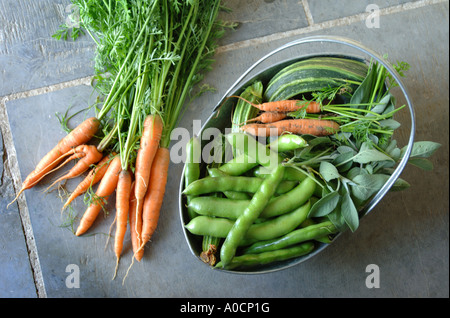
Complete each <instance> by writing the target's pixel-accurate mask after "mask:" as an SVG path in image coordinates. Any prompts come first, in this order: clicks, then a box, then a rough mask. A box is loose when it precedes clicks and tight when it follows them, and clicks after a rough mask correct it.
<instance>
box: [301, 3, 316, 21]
mask: <svg viewBox="0 0 450 318" xmlns="http://www.w3.org/2000/svg"><path fill="white" fill-rule="evenodd" d="M302 5H303V10H305V15H306V20H307V21H308V25H309V26H312V25H314V18H313V15H312V13H311V10H310V9H309V3H308V0H302Z"/></svg>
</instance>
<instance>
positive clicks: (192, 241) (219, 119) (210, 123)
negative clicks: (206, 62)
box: [179, 36, 415, 274]
mask: <svg viewBox="0 0 450 318" xmlns="http://www.w3.org/2000/svg"><path fill="white" fill-rule="evenodd" d="M311 43H314V44H317V45H319V46H320V45H323V44H333V45H337V46H338V48H340V49H342V48H344V49H345V51H346V53H344V54H340V53H329V54H328V53H322V52H320V53H312V54H302V55H299V56H296V57H293V58H289V59H286V60H284V61H282V62H279V63H276V64H273V65H270V66H268V67H266V68H265V69H263V70H261V71H259V72H257V73H256V74H255V75H253V76H249V74H251V73H252V72H254V70H255V69H256V67H257V66H259V65H260V64H262V63H263V62H264V61H266V60H267V59H269V58H270V57H273V56H275V55H276V54H279V53H280V52H282V51H284V50H287V49H289V48H292V47H294V46H299V45H303V44H311ZM349 48H350V49H354V50H356V52H357V53H358V54H357V55H350V54H349V53H347V51H348V49H349ZM323 52H327V51H323ZM338 52H339V50H338ZM336 55H340V56H345V57H347V58H352V59H358V60H362V61H366V62H367V63H368V62H369V61H370V60H371V59H373V60H375V61H377V62H378V63H380V64H381V65H383V66H384V67H385V68H386V69H387V70H388V71H389V72H390V74H391V76H392V77H393V78H394V79H395V80H396V82H397V83H398V85H399V88H400V90H401V93H402V94H403V96H404V98H405V102H406V104H407V106H408V107H407V109H408V111H409V116H410V118H409V119H410V123H409V124H410V128H409V139H408V143H407V147H406V151H405V154H404V157H403V158H402V160H401V161H400V162H399V164H398V165H397V167H396V169H395V171H394V172H393V173H392V175H391V177H390V178H389V179H388V180H387V182H386V183H385V184H384V186H383V187H382V188H381V189H380V190H379V191H378V192H377V193H376V194H375V195H374V196H373V198H372V199H371V200H370V202H368V204H367V205H366V206H365V208H364V209H363V210H362V211H361V217H363V216H364V215H366V214H367V213H369V212H370V211H371V210H372V209H373V208H374V207H375V206H376V205H377V204H378V202H380V200H381V199H382V198H383V197H384V196H385V195H386V193H387V192H388V191H389V190H390V188H391V187H392V185H393V184H394V182H395V181H396V180H397V178H398V177H399V176H400V174H401V173H402V171H403V169H404V168H405V166H406V164H407V161H408V159H409V156H410V154H411V150H412V147H413V143H414V132H415V116H414V109H413V105H412V102H411V100H410V98H409V95H408V93H407V90H406V88H405V86H404V84H403V83H402V81H401V78H400V76H399V74H398V73H397V72H396V71H395V69H394V67H393V66H392V65H390V64H389V63H388V62H386V60H385V59H383V58H382V57H381V56H380V55H379V54H378V53H376V52H374V51H373V50H371V49H369V48H367V47H365V46H364V45H362V44H361V43H359V42H357V41H354V40H351V39H348V38H343V37H337V36H311V37H305V38H302V39H298V40H295V41H292V42H289V43H286V44H285V45H283V46H281V47H279V48H277V49H275V50H273V51H272V52H270V53H268V54H267V55H265V56H263V57H262V58H261V59H259V60H258V61H257V62H255V63H254V64H253V65H252V66H251V67H250V68H249V69H247V70H246V71H245V72H244V73H243V74H242V75H241V76H240V77H239V78H238V79H237V80H236V82H235V83H234V84H233V85H232V86H231V87H230V88H229V89H228V91H227V92H226V93H225V94H224V96H223V97H222V99H221V100H220V101H219V102H218V104H217V106H216V107H215V109H214V111H213V113H212V114H211V116H210V117H209V118H208V120H207V121H206V122H205V124H204V125H203V127H202V129H201V131H200V135H201V134H202V133H203V131H205V130H206V129H207V128H218V129H219V130H220V131H222V132H224V131H225V128H229V127H231V122H230V118H231V112H232V107H233V105H234V102H233V101H232V100H230V99H228V100H226V99H227V97H228V96H231V95H240V94H241V93H242V91H243V90H244V89H245V88H246V87H247V86H248V85H249V84H250V83H251V82H253V81H254V80H260V81H262V82H263V83H267V82H268V81H269V79H270V78H271V77H272V76H273V75H275V74H276V73H277V72H278V71H279V70H281V69H282V68H284V67H285V66H287V65H289V64H292V63H295V62H297V61H299V60H302V59H305V58H309V57H312V56H336ZM219 107H220V112H219ZM206 142H209V141H202V147H203V146H205V144H204V143H206ZM184 170H185V169H183V173H182V176H181V181H180V189H179V212H180V220H181V226H182V228H183V232H184V235H185V238H186V242H187V245H188V247H189V249H190V251H191V252H192V254H193V255H194V257H195V258H197V259H198V260H199V262H200V263H201V264H203V265H202V266H205V269H208V267H210V266H209V265H208V264H205V263H204V262H203V261H202V260H201V259H200V257H199V255H200V253H201V251H202V246H201V237H198V236H195V235H192V234H191V233H189V231H187V230H186V228H185V225H186V224H187V223H188V216H187V209H186V202H185V197H184V196H183V195H182V194H181V193H182V191H183V189H184ZM338 236H339V234H338V235H337V236H336V237H335V239H334V240H333V241H335V240H336V239H337V238H338ZM331 244H332V243H331ZM328 246H330V244H325V243H318V244H317V245H316V247H315V249H314V250H313V251H312V252H311V253H309V254H307V255H304V256H301V257H297V258H294V259H290V260H286V261H282V262H277V263H273V264H267V265H262V266H259V267H254V268H251V269H247V270H226V269H216V270H220V271H222V272H229V273H235V274H262V273H269V272H274V271H279V270H282V269H286V268H289V267H292V266H295V265H297V264H300V263H302V262H304V261H306V260H307V259H310V258H311V257H314V256H315V255H317V254H318V253H320V252H321V251H322V250H324V249H325V248H326V247H328Z"/></svg>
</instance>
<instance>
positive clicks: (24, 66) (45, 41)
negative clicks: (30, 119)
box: [0, 0, 95, 96]
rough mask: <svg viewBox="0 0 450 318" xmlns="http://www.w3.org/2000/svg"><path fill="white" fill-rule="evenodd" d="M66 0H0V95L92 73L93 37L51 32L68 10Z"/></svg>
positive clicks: (61, 21) (62, 19)
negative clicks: (65, 36)
mask: <svg viewBox="0 0 450 318" xmlns="http://www.w3.org/2000/svg"><path fill="white" fill-rule="evenodd" d="M69 4H70V1H67V0H39V1H27V0H2V1H0V26H1V27H0V96H4V95H8V94H11V93H17V92H22V91H25V90H30V89H34V88H39V87H44V86H48V85H51V84H57V83H60V82H65V81H69V80H73V79H77V78H80V77H85V76H89V75H92V74H93V69H92V66H93V63H92V61H91V58H92V56H93V52H94V49H95V47H94V45H93V41H91V40H90V38H89V37H88V36H87V35H83V36H81V37H80V38H79V39H78V40H77V41H76V42H73V41H58V40H56V39H54V38H52V35H53V34H54V33H55V32H56V31H57V30H58V27H59V25H61V24H64V23H65V21H66V19H67V17H68V15H69V14H70V12H71V10H70V6H69Z"/></svg>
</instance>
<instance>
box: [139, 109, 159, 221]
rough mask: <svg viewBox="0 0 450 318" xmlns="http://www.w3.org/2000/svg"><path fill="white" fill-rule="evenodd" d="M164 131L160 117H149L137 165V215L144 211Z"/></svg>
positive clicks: (145, 124)
mask: <svg viewBox="0 0 450 318" xmlns="http://www.w3.org/2000/svg"><path fill="white" fill-rule="evenodd" d="M162 130H163V122H162V119H161V117H160V116H159V115H148V116H147V117H146V119H145V121H144V128H143V130H142V137H141V140H140V148H139V150H138V153H137V156H136V163H135V173H134V174H135V180H136V185H135V189H134V193H135V196H136V215H138V214H140V213H141V211H142V202H143V200H144V196H145V193H146V192H147V187H148V184H149V180H150V174H151V167H152V162H153V159H154V157H155V154H156V152H157V149H158V147H159V142H160V140H161V135H162Z"/></svg>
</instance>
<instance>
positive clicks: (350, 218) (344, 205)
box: [341, 192, 359, 232]
mask: <svg viewBox="0 0 450 318" xmlns="http://www.w3.org/2000/svg"><path fill="white" fill-rule="evenodd" d="M341 214H342V217H343V218H344V220H345V223H347V225H348V227H349V228H350V230H351V231H352V232H355V231H356V229H357V228H358V226H359V216H358V211H357V210H356V207H355V204H354V203H353V201H352V198H351V197H350V193H349V192H345V194H344V195H343V196H342V202H341Z"/></svg>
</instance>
